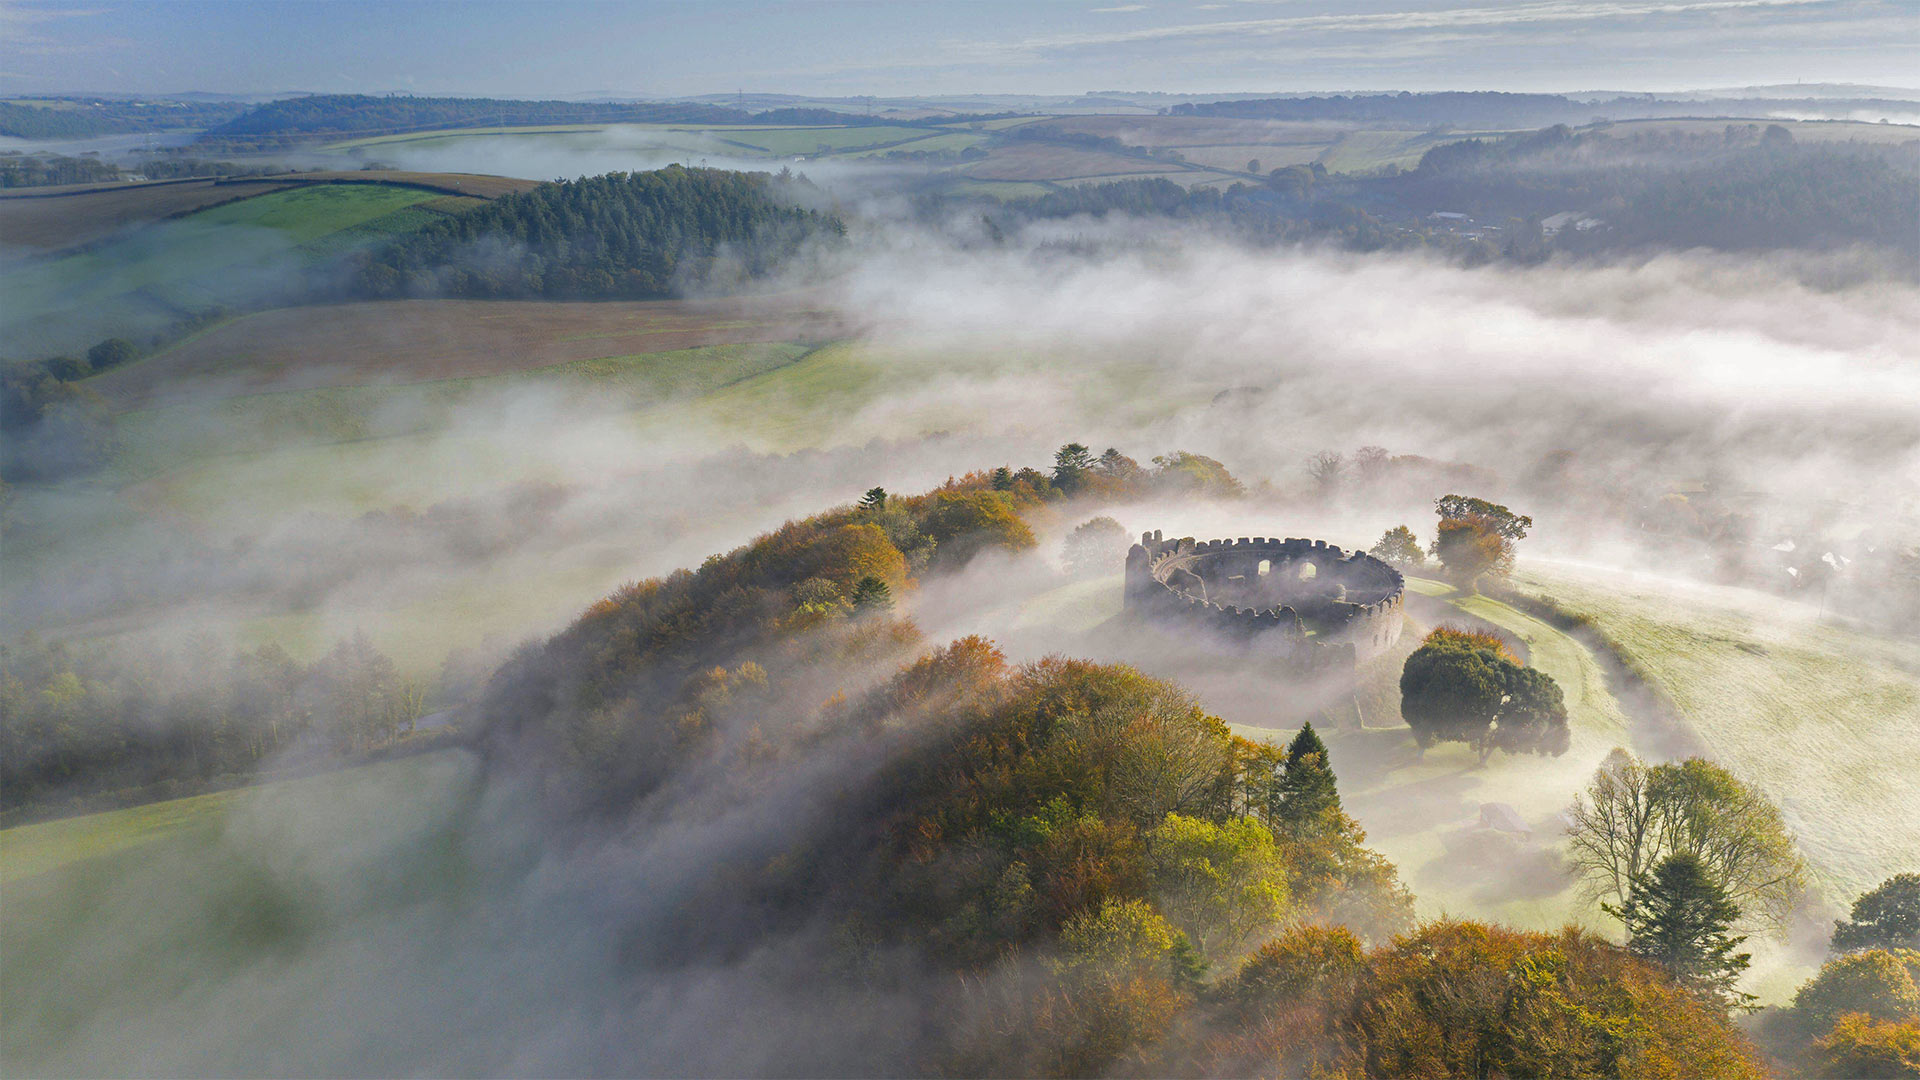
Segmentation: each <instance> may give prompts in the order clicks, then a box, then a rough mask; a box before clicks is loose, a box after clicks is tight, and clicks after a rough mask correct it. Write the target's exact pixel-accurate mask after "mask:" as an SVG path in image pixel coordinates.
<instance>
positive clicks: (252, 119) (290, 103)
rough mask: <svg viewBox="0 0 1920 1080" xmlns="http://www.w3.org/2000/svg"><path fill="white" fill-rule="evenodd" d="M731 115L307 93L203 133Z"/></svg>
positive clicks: (678, 108) (665, 106) (287, 133)
mask: <svg viewBox="0 0 1920 1080" xmlns="http://www.w3.org/2000/svg"><path fill="white" fill-rule="evenodd" d="M749 118H750V117H749V115H748V114H747V113H744V112H742V111H740V110H738V109H727V108H721V107H719V106H716V105H701V104H697V103H693V102H685V103H659V104H652V103H630V104H615V103H596V102H584V101H515V100H502V99H498V98H436V97H411V96H403V95H398V94H395V95H388V96H385V97H375V96H373V95H370V94H312V95H308V96H306V97H295V98H284V99H282V100H280V101H269V102H267V103H265V104H263V105H257V106H254V107H253V108H251V109H248V110H247V111H246V112H244V113H241V114H240V115H238V116H234V117H233V118H232V119H229V120H227V121H226V122H224V123H221V124H219V125H217V126H214V127H211V128H209V129H208V131H207V132H206V134H205V136H203V138H205V139H208V140H223V141H232V140H240V141H246V140H258V139H260V138H262V137H281V138H285V137H308V136H314V135H346V134H356V135H375V134H394V133H398V132H403V131H423V130H430V129H435V128H461V127H526V126H530V125H538V124H724V123H734V122H739V121H744V120H747V119H749Z"/></svg>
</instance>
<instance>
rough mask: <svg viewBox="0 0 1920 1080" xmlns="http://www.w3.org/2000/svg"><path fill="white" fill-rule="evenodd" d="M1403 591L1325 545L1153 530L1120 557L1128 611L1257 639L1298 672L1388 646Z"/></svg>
mask: <svg viewBox="0 0 1920 1080" xmlns="http://www.w3.org/2000/svg"><path fill="white" fill-rule="evenodd" d="M1405 592H1406V580H1405V579H1404V578H1402V577H1401V576H1400V572H1399V571H1397V570H1395V569H1394V568H1393V567H1391V566H1388V565H1387V564H1386V563H1384V562H1381V561H1380V560H1379V559H1376V558H1374V557H1373V556H1371V555H1368V554H1366V553H1365V552H1359V551H1356V552H1347V551H1343V550H1342V549H1341V548H1340V547H1338V546H1337V545H1333V544H1329V543H1327V542H1326V541H1325V540H1308V539H1303V538H1300V537H1288V538H1286V539H1281V538H1279V537H1266V536H1242V537H1239V538H1237V539H1223V540H1195V539H1194V538H1193V537H1190V536H1187V537H1180V538H1178V539H1173V540H1168V539H1164V538H1163V537H1162V536H1161V534H1160V533H1159V532H1158V531H1154V532H1150V533H1145V534H1142V536H1141V537H1140V542H1139V543H1138V544H1135V545H1134V546H1133V549H1132V550H1131V551H1129V552H1128V553H1127V577H1126V609H1127V611H1128V612H1130V613H1132V614H1134V615H1135V616H1136V617H1140V618H1148V619H1152V620H1153V621H1154V622H1157V623H1160V624H1162V625H1172V624H1175V623H1178V624H1184V625H1187V626H1192V627H1195V628H1197V629H1203V630H1206V631H1207V632H1210V633H1212V634H1215V635H1218V636H1224V637H1227V638H1229V639H1233V640H1239V641H1244V642H1247V643H1249V644H1252V643H1255V642H1258V644H1259V646H1260V647H1261V648H1262V649H1267V648H1272V649H1273V650H1274V651H1276V652H1277V653H1279V654H1280V655H1281V656H1283V657H1285V658H1286V659H1287V660H1289V661H1290V662H1292V663H1294V664H1296V665H1297V666H1300V667H1303V668H1308V669H1320V668H1323V667H1326V666H1328V665H1330V664H1347V665H1351V664H1353V663H1355V662H1358V661H1360V660H1365V659H1367V658H1369V657H1371V656H1374V655H1377V654H1379V653H1381V652H1384V651H1385V650H1386V649H1388V648H1390V647H1391V646H1392V645H1393V644H1394V642H1396V641H1398V640H1399V637H1400V627H1401V623H1402V622H1403V621H1404V619H1403V611H1402V606H1403V603H1404V600H1405Z"/></svg>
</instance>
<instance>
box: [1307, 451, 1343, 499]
mask: <svg viewBox="0 0 1920 1080" xmlns="http://www.w3.org/2000/svg"><path fill="white" fill-rule="evenodd" d="M1346 467H1347V462H1346V459H1345V458H1343V457H1341V456H1340V455H1339V453H1337V452H1336V451H1333V450H1322V451H1320V452H1319V453H1317V454H1315V455H1313V456H1312V457H1310V458H1308V459H1307V475H1308V476H1310V477H1312V478H1313V486H1314V488H1315V490H1317V491H1318V492H1319V493H1320V494H1321V496H1323V497H1324V496H1327V495H1331V494H1333V491H1334V489H1335V488H1337V487H1339V486H1340V474H1341V473H1343V472H1345V471H1346Z"/></svg>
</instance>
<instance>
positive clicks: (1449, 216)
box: [1427, 210, 1467, 221]
mask: <svg viewBox="0 0 1920 1080" xmlns="http://www.w3.org/2000/svg"><path fill="white" fill-rule="evenodd" d="M1427 216H1428V217H1430V218H1433V219H1434V220H1436V221H1466V220H1467V215H1465V214H1456V213H1454V212H1453V211H1451V210H1435V211H1434V212H1433V213H1431V214H1428V215H1427Z"/></svg>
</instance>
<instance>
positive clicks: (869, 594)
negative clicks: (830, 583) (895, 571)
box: [853, 574, 893, 611]
mask: <svg viewBox="0 0 1920 1080" xmlns="http://www.w3.org/2000/svg"><path fill="white" fill-rule="evenodd" d="M853 607H854V610H855V611H892V610H893V590H892V589H890V588H888V587H887V583H886V582H885V581H882V580H881V579H879V578H877V577H874V576H873V575H871V574H869V575H867V576H866V577H863V578H861V579H860V580H859V582H858V583H856V584H855V585H854V587H853Z"/></svg>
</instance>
